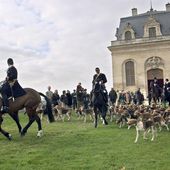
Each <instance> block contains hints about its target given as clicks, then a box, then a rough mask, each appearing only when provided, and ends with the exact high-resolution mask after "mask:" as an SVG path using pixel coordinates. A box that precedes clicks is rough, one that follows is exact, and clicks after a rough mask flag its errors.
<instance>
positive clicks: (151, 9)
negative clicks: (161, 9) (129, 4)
mask: <svg viewBox="0 0 170 170" xmlns="http://www.w3.org/2000/svg"><path fill="white" fill-rule="evenodd" d="M150 6H151V8H150V11H153V8H152V0H150Z"/></svg>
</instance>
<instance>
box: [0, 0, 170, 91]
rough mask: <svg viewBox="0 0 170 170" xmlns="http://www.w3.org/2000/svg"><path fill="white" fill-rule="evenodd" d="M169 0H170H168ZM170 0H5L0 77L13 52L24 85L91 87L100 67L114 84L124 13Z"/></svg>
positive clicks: (0, 5)
mask: <svg viewBox="0 0 170 170" xmlns="http://www.w3.org/2000/svg"><path fill="white" fill-rule="evenodd" d="M169 2H170V1H169ZM167 3H168V0H152V2H151V1H150V0H48V1H47V0H0V81H3V80H4V79H5V77H6V70H7V68H8V66H7V63H6V61H7V59H8V58H13V60H14V63H15V64H14V65H15V67H16V68H17V70H18V81H19V83H20V84H21V86H22V87H30V88H34V89H36V90H37V91H40V92H43V93H45V92H46V91H47V87H48V86H51V88H52V91H54V90H56V89H57V90H58V91H59V94H61V93H62V91H63V90H70V91H71V92H72V91H73V89H75V88H76V86H77V84H78V83H79V82H81V83H82V86H83V87H84V88H86V89H87V90H88V92H89V91H90V90H91V87H92V77H93V75H94V74H95V68H96V67H99V68H100V70H101V72H102V73H105V74H106V76H107V79H108V82H107V84H106V87H107V89H108V90H110V88H111V87H112V84H113V82H112V81H113V80H112V59H111V53H110V51H109V50H108V49H107V47H108V46H110V44H111V41H113V40H116V37H115V33H116V28H117V27H119V23H120V18H122V17H128V16H131V15H132V14H131V9H132V8H137V9H138V14H140V13H145V12H147V11H149V10H150V7H151V4H152V7H153V9H154V10H157V11H163V10H165V4H167Z"/></svg>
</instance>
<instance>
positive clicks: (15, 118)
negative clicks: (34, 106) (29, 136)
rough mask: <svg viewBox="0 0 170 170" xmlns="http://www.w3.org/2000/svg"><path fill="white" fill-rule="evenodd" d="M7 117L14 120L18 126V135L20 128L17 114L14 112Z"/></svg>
mask: <svg viewBox="0 0 170 170" xmlns="http://www.w3.org/2000/svg"><path fill="white" fill-rule="evenodd" d="M9 115H10V116H11V117H12V118H13V120H15V123H16V124H17V126H18V130H19V133H21V130H22V127H21V124H20V123H19V117H18V112H14V113H11V114H9Z"/></svg>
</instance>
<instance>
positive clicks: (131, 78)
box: [125, 61, 135, 86]
mask: <svg viewBox="0 0 170 170" xmlns="http://www.w3.org/2000/svg"><path fill="white" fill-rule="evenodd" d="M125 75H126V86H134V85H135V69H134V62H133V61H128V62H126V63H125Z"/></svg>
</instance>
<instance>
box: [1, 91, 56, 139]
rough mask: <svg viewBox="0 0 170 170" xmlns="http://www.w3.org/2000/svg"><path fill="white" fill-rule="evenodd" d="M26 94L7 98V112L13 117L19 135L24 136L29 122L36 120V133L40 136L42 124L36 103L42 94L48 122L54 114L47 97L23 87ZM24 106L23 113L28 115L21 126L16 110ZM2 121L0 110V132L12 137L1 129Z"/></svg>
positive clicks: (37, 103) (39, 100)
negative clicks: (45, 104)
mask: <svg viewBox="0 0 170 170" xmlns="http://www.w3.org/2000/svg"><path fill="white" fill-rule="evenodd" d="M24 90H25V92H26V94H25V95H23V96H20V97H17V98H15V99H14V100H13V99H12V98H11V99H9V112H8V114H9V115H10V116H11V117H12V118H13V120H14V121H15V122H16V124H17V126H18V130H19V133H20V134H21V136H24V135H25V134H26V133H27V130H28V128H29V127H30V126H31V124H32V123H33V122H34V121H36V122H37V125H38V133H37V136H38V137H41V136H42V126H41V120H40V118H39V116H38V113H37V112H36V109H37V107H38V105H39V104H40V102H41V97H40V96H43V97H44V98H45V100H46V103H47V106H46V112H47V113H48V118H49V122H54V116H53V114H52V108H51V104H50V102H49V101H48V98H47V97H46V96H45V95H44V94H42V93H40V92H37V91H36V90H34V89H32V88H24ZM1 107H2V98H0V108H1ZM24 108H25V113H26V114H27V115H28V117H29V121H28V123H27V124H26V126H25V127H24V128H22V126H21V124H20V122H19V117H18V112H19V110H21V109H24ZM2 122H3V113H2V112H0V132H1V133H2V134H3V135H4V136H5V137H7V138H8V139H9V140H11V139H12V135H11V134H10V133H8V132H6V131H5V130H3V129H2V127H1V125H2Z"/></svg>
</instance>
